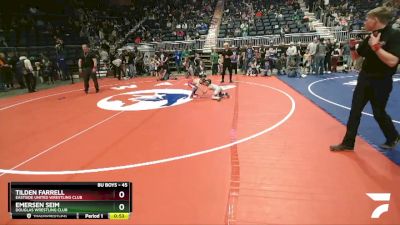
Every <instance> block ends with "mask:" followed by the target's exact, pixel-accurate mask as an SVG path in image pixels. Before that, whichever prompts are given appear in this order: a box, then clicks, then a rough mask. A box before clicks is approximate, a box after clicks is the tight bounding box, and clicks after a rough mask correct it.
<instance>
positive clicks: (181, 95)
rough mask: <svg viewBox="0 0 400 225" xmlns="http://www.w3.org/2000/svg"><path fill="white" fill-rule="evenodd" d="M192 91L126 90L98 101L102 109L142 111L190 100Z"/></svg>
mask: <svg viewBox="0 0 400 225" xmlns="http://www.w3.org/2000/svg"><path fill="white" fill-rule="evenodd" d="M190 94H191V91H189V90H183V89H151V90H141V91H132V92H126V93H123V94H118V95H113V96H111V97H107V98H104V99H102V100H100V101H99V102H98V103H97V106H98V107H99V108H101V109H105V110H112V111H141V110H152V109H161V108H166V107H170V106H176V105H181V104H184V103H187V102H190V101H191V100H192V99H191V98H190Z"/></svg>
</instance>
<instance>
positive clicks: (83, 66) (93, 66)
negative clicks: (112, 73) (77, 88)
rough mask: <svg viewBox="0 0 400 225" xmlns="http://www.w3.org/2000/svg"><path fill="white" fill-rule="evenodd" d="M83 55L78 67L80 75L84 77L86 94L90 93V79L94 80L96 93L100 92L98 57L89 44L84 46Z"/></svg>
mask: <svg viewBox="0 0 400 225" xmlns="http://www.w3.org/2000/svg"><path fill="white" fill-rule="evenodd" d="M82 51H83V54H82V55H81V57H80V58H79V61H78V66H79V73H81V74H82V76H83V82H84V85H85V93H86V94H87V93H88V91H89V79H90V77H91V78H92V79H93V83H94V87H95V88H96V93H97V92H99V90H100V89H99V84H98V83H97V77H96V71H97V59H96V55H95V54H94V53H93V52H91V51H90V48H89V45H88V44H83V45H82Z"/></svg>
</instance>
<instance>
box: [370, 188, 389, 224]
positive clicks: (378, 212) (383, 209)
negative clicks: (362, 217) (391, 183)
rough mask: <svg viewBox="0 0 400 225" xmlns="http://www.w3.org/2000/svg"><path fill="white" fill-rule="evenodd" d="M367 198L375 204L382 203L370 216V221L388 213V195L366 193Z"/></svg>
mask: <svg viewBox="0 0 400 225" xmlns="http://www.w3.org/2000/svg"><path fill="white" fill-rule="evenodd" d="M367 195H368V197H369V198H371V199H372V200H374V201H376V202H383V203H385V204H381V205H380V206H378V207H377V208H375V210H374V211H373V212H372V214H371V218H372V219H378V218H379V217H381V215H382V214H383V213H385V212H388V211H389V201H390V193H367Z"/></svg>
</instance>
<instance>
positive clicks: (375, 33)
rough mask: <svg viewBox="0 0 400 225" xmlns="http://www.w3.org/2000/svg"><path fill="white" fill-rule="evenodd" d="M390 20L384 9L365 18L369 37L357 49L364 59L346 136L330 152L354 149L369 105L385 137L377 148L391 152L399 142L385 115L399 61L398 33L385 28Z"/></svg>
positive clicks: (388, 10) (394, 129) (374, 10)
mask: <svg viewBox="0 0 400 225" xmlns="http://www.w3.org/2000/svg"><path fill="white" fill-rule="evenodd" d="M392 17H393V15H392V11H391V9H390V8H387V7H378V8H375V9H373V10H371V11H369V12H368V14H367V18H366V21H365V29H366V30H368V31H371V32H372V33H371V35H369V36H368V37H366V38H365V39H364V40H363V42H362V43H361V44H360V45H359V47H358V48H357V53H358V55H360V56H363V57H365V61H364V63H363V65H362V69H361V72H360V74H359V76H358V81H357V86H356V88H355V90H354V93H353V101H352V105H351V111H350V116H349V120H348V122H347V132H346V135H345V136H344V138H343V141H342V143H340V144H339V145H332V146H330V149H331V151H348V150H353V149H354V142H355V138H356V135H357V130H358V126H359V124H360V119H361V113H362V110H363V109H364V107H365V105H366V104H367V102H368V101H369V102H371V106H372V110H373V114H374V118H375V120H376V121H377V122H378V124H379V127H380V128H381V130H382V132H383V134H384V135H385V137H386V142H385V143H384V144H382V145H380V147H381V148H384V149H392V148H394V147H396V145H397V144H398V142H399V133H398V132H397V130H396V128H395V127H394V125H393V122H392V119H391V118H390V116H389V115H388V114H387V113H386V111H385V108H386V104H387V101H388V99H389V96H390V92H391V91H392V85H393V80H392V76H393V74H395V72H396V68H397V65H398V64H399V58H400V42H399V40H400V33H399V31H396V30H394V29H392V28H391V26H388V24H389V22H390V21H391V20H392Z"/></svg>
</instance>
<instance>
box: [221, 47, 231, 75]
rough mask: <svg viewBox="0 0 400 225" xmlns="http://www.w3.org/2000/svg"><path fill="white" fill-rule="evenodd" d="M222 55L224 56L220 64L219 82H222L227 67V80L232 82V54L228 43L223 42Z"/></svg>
mask: <svg viewBox="0 0 400 225" xmlns="http://www.w3.org/2000/svg"><path fill="white" fill-rule="evenodd" d="M221 54H222V56H223V58H224V63H223V65H222V73H221V75H222V80H221V83H224V78H225V71H226V69H228V71H229V82H230V83H232V82H233V81H232V65H231V57H232V55H233V52H232V50H231V49H230V48H229V44H228V43H226V42H225V43H224V50H223V51H222V53H221Z"/></svg>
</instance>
